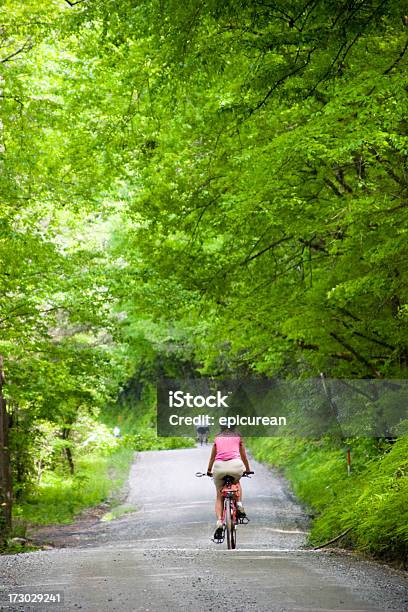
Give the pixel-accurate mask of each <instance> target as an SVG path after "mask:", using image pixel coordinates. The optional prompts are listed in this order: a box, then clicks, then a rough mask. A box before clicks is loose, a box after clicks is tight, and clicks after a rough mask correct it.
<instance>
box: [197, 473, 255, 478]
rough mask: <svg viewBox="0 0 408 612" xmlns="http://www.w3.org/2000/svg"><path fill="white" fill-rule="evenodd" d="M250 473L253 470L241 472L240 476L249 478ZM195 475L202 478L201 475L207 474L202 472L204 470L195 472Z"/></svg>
mask: <svg viewBox="0 0 408 612" xmlns="http://www.w3.org/2000/svg"><path fill="white" fill-rule="evenodd" d="M250 474H255V472H244V473H243V474H242V478H250ZM195 475H196V476H197V478H202V477H203V476H208V474H207V473H205V474H204V472H196V473H195Z"/></svg>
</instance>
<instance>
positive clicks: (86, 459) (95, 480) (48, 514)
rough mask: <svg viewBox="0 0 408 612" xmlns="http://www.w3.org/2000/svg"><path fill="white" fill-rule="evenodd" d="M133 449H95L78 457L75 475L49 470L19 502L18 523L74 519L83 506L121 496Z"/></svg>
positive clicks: (36, 523) (39, 523) (42, 523)
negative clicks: (113, 450)
mask: <svg viewBox="0 0 408 612" xmlns="http://www.w3.org/2000/svg"><path fill="white" fill-rule="evenodd" d="M133 455H134V453H133V451H132V450H131V449H128V448H120V449H119V450H117V451H115V452H114V453H112V454H106V455H103V454H100V453H91V454H88V455H84V456H83V457H80V458H78V460H77V462H76V466H77V471H76V474H75V475H74V476H73V477H72V476H67V474H61V473H55V472H47V473H45V474H44V477H43V479H42V482H41V484H40V485H39V486H38V487H37V489H36V490H35V491H34V492H33V493H31V494H30V495H29V496H28V497H27V498H26V499H25V500H24V501H23V502H21V503H19V504H15V506H14V519H15V520H17V522H18V523H21V522H24V523H30V524H35V525H47V524H52V523H70V522H71V521H72V520H73V519H74V517H75V515H77V514H78V513H79V512H80V511H81V510H84V509H85V508H89V507H92V506H97V505H98V504H100V503H102V502H105V501H109V500H112V499H114V498H115V497H118V496H119V495H120V491H121V489H122V487H123V484H124V482H125V481H126V479H127V476H128V471H129V465H130V463H131V461H132V458H133Z"/></svg>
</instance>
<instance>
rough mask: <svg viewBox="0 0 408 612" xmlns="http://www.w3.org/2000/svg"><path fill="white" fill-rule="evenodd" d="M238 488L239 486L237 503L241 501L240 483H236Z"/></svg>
mask: <svg viewBox="0 0 408 612" xmlns="http://www.w3.org/2000/svg"><path fill="white" fill-rule="evenodd" d="M238 486H239V490H238V495H237V501H242V487H241V483H240V482H238Z"/></svg>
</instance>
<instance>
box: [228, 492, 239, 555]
mask: <svg viewBox="0 0 408 612" xmlns="http://www.w3.org/2000/svg"><path fill="white" fill-rule="evenodd" d="M225 504H226V512H225V529H226V532H227V546H228V548H229V549H230V550H231V549H233V548H236V546H237V532H236V529H235V525H234V521H233V519H232V501H231V500H230V499H226V500H225Z"/></svg>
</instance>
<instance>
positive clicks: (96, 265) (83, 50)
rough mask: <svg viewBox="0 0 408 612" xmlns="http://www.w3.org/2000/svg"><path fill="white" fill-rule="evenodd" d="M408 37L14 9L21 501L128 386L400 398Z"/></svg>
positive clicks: (334, 15) (304, 11)
mask: <svg viewBox="0 0 408 612" xmlns="http://www.w3.org/2000/svg"><path fill="white" fill-rule="evenodd" d="M407 23H408V19H407V17H406V16H405V15H404V14H403V12H402V8H401V4H400V2H397V1H396V0H388V1H384V0H350V1H349V0H347V1H344V2H332V1H329V0H311V1H309V0H289V1H287V0H286V1H285V2H283V0H278V1H276V2H273V3H265V2H261V1H259V0H239V1H236V0H234V1H232V0H228V1H225V2H219V1H217V0H206V1H204V2H201V1H200V2H199V1H198V0H187V1H186V2H183V3H181V4H180V3H178V2H175V1H174V0H169V1H168V2H166V3H162V2H159V1H158V0H139V1H138V2H136V1H134V0H115V1H113V0H82V1H81V0H79V1H77V2H67V1H65V0H48V1H47V2H40V1H39V0H29V1H27V2H24V3H21V2H17V1H16V0H5V2H4V3H3V17H2V25H1V30H0V54H1V55H0V65H1V69H2V84H1V86H2V89H1V103H2V109H3V110H2V117H3V123H2V126H1V132H0V139H1V175H0V186H1V207H0V259H1V272H0V283H1V291H0V310H1V313H0V325H1V336H0V354H1V355H2V356H3V361H4V374H5V381H6V384H5V385H4V389H3V393H4V395H5V396H6V398H7V401H8V413H9V416H10V417H11V423H10V424H11V429H10V452H11V459H12V470H13V482H14V495H15V496H17V497H18V496H19V495H20V494H21V495H23V496H24V494H25V493H26V494H27V493H28V491H29V490H30V488H32V487H33V486H35V483H36V479H38V475H39V474H40V476H41V473H42V471H43V470H44V469H45V468H47V469H49V468H50V467H53V468H55V469H57V468H58V465H59V463H60V462H61V457H62V458H63V460H64V462H65V464H66V466H67V469H69V470H70V472H71V473H73V472H75V460H76V459H75V454H76V452H77V450H76V449H77V446H78V444H77V436H78V431H79V430H80V428H81V423H83V421H84V419H85V420H86V419H87V418H91V419H94V421H95V419H97V418H98V414H99V411H100V409H101V408H102V407H103V406H105V405H106V404H107V403H109V402H111V401H112V399H113V398H115V397H116V396H117V395H118V393H120V392H121V390H122V393H123V392H126V388H127V387H126V385H127V384H129V383H128V381H132V380H133V381H135V380H136V385H138V384H139V385H145V386H147V387H148V386H149V384H151V383H152V381H154V379H155V377H157V376H158V375H160V374H163V373H166V374H167V375H180V374H191V373H194V372H201V373H208V374H211V375H214V374H225V373H228V374H229V375H231V374H233V375H238V374H240V373H246V374H247V373H251V374H255V375H268V376H275V375H276V376H280V377H288V376H289V377H306V376H314V375H316V374H319V373H320V372H323V373H324V374H325V375H327V376H337V377H353V378H360V377H374V378H384V377H395V378H398V377H400V378H403V377H405V376H406V374H407V366H408V335H407V317H408V307H407V304H408V300H407V280H408V279H407V267H406V263H405V262H406V260H407V255H408V253H407V240H406V235H407V210H408V209H407V206H406V195H407V154H408V145H407V114H408V113H407V111H408V109H407V95H406V94H407V77H406V75H407V72H406V58H405V54H406V50H407V46H408V44H407V41H406V36H407ZM50 432H51V433H50ZM0 441H1V440H0ZM6 461H7V452H4V451H2V456H1V462H2V465H5V462H6ZM401 469H403V468H401ZM4 474H5V472H4V473H3V477H4V478H6V476H5V475H4ZM405 477H406V474H405V472H404V478H405ZM2 496H3V498H4V499H6V497H7V492H6V493H5V492H3V493H2ZM4 496H5V497H4ZM6 518H7V517H6Z"/></svg>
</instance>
